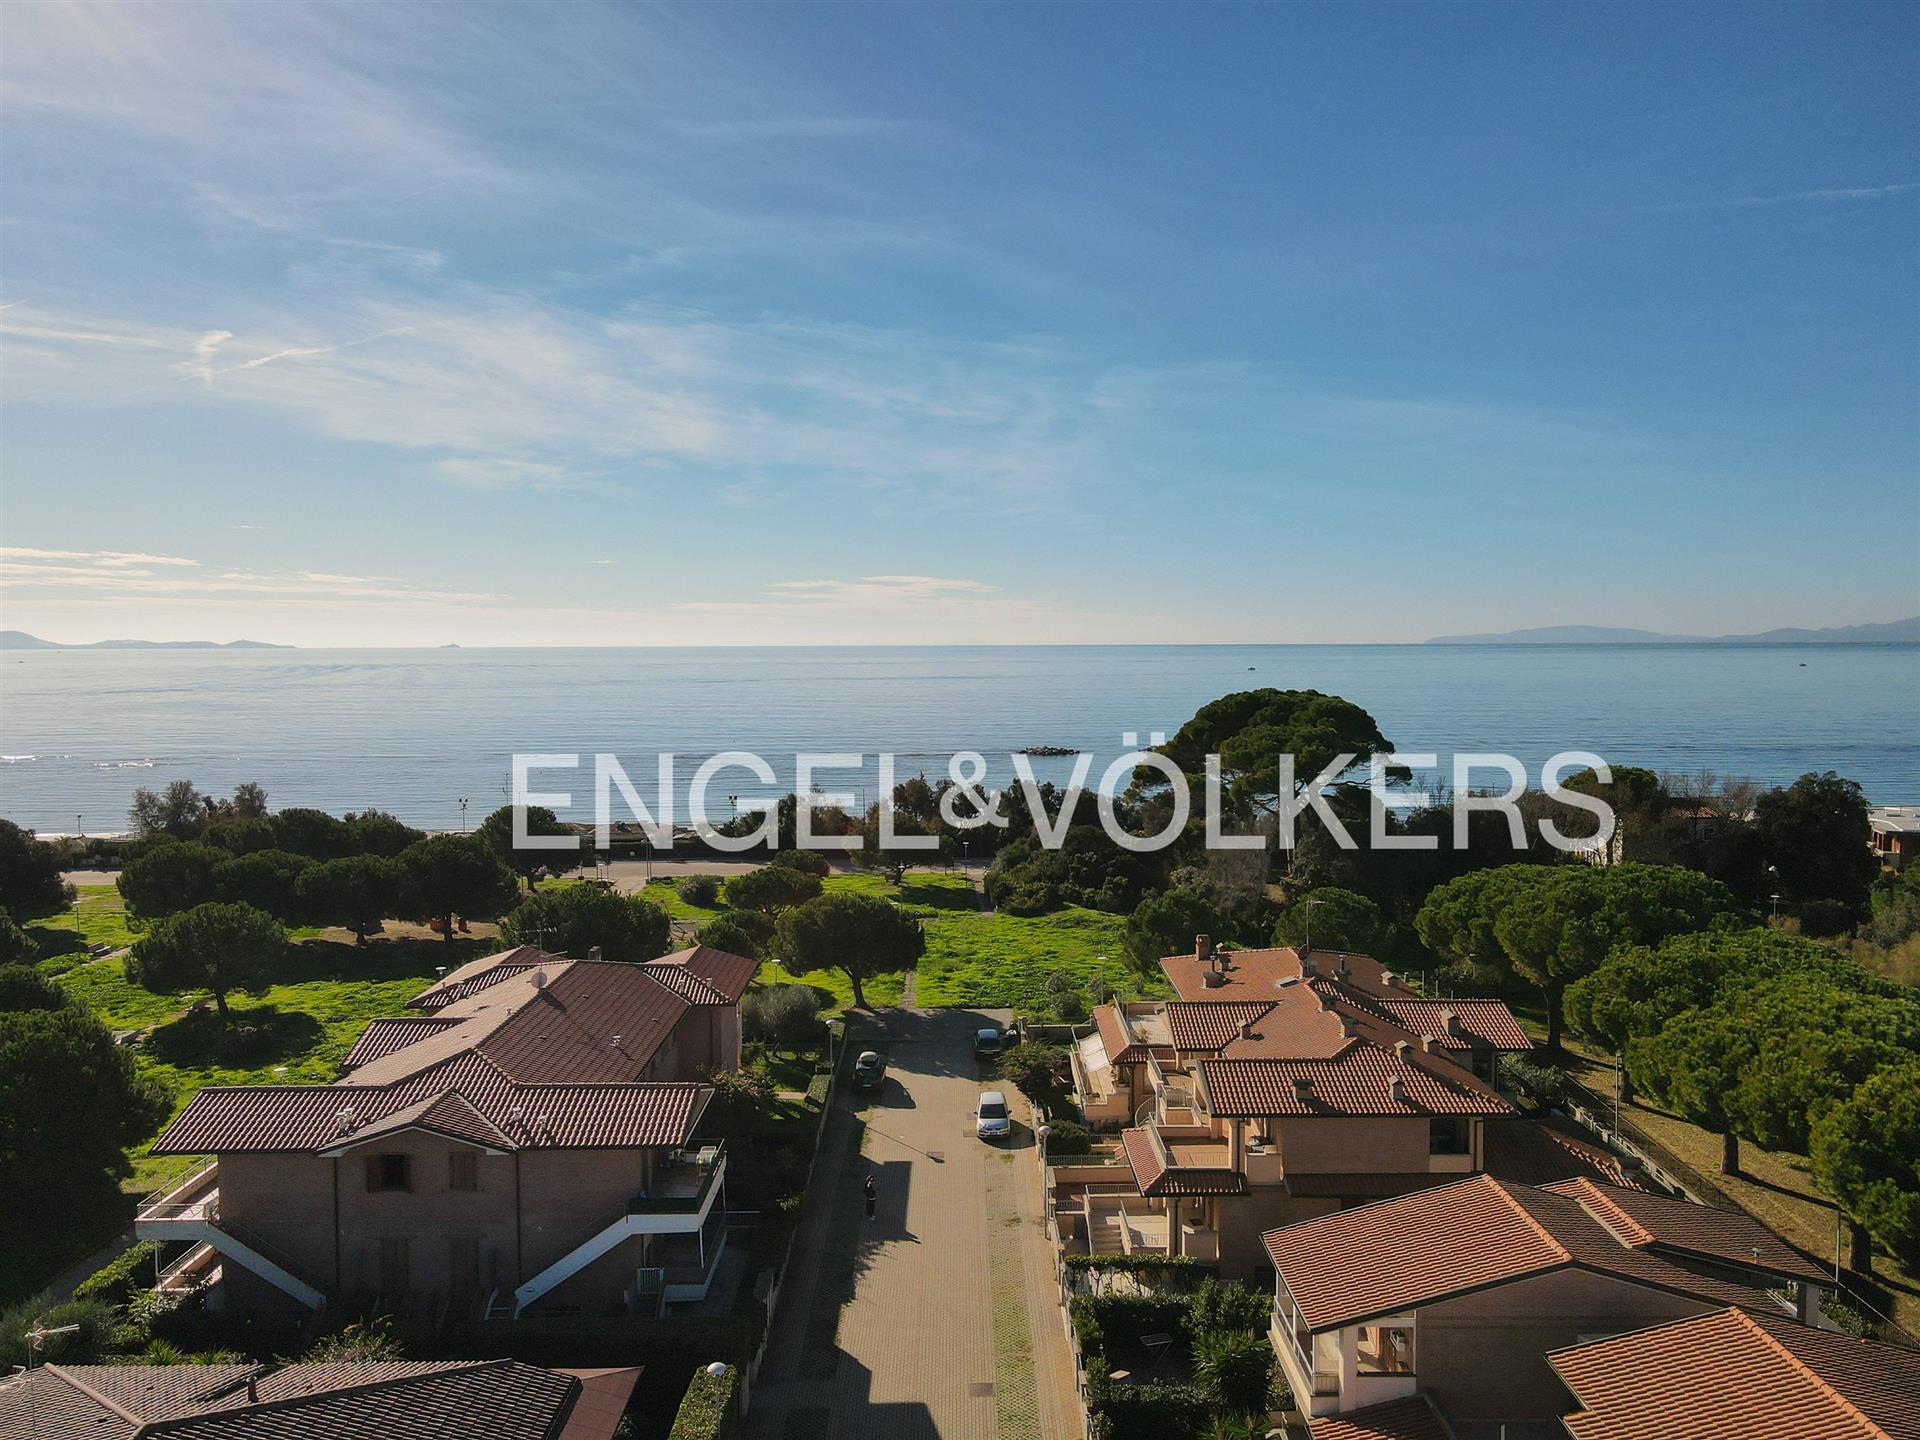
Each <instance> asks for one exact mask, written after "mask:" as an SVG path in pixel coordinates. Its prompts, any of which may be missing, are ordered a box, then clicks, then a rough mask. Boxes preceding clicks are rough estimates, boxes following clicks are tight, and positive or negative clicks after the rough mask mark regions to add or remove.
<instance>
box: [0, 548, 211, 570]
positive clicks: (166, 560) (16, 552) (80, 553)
mask: <svg viewBox="0 0 1920 1440" xmlns="http://www.w3.org/2000/svg"><path fill="white" fill-rule="evenodd" d="M7 560H11V561H15V562H25V563H27V564H30V565H35V566H38V565H40V564H41V563H42V562H45V561H53V560H76V561H84V562H86V563H87V564H89V565H96V566H99V567H100V568H101V569H105V570H126V569H131V568H135V567H138V568H140V569H148V568H151V567H153V566H155V565H161V566H186V565H198V564H199V563H200V562H199V561H198V560H187V559H184V558H182V557H181V556H178V555H144V554H141V553H139V552H138V551H132V550H36V549H34V548H32V547H31V546H26V545H0V561H7Z"/></svg>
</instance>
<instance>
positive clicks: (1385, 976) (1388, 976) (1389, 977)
mask: <svg viewBox="0 0 1920 1440" xmlns="http://www.w3.org/2000/svg"><path fill="white" fill-rule="evenodd" d="M1380 983H1381V984H1382V985H1384V986H1386V987H1387V989H1389V990H1391V989H1392V988H1393V972H1392V971H1391V970H1382V971H1381V972H1380Z"/></svg>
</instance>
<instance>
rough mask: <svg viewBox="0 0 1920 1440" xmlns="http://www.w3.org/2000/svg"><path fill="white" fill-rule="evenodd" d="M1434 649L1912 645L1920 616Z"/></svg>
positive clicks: (1465, 641) (1551, 631) (1568, 628)
mask: <svg viewBox="0 0 1920 1440" xmlns="http://www.w3.org/2000/svg"><path fill="white" fill-rule="evenodd" d="M1426 643H1427V644H1429V645H1912V644H1920V615H1916V616H1914V617H1913V618H1912V619H1910V620H1889V621H1886V622H1885V623H1883V624H1878V625H1840V626H1834V627H1831V628H1828V629H1824V630H1799V629H1793V628H1786V629H1781V630H1763V631H1761V632H1760V633H1759V634H1757V635H1664V634H1662V633H1661V632H1660V631H1658V630H1622V629H1617V628H1615V627H1613V626H1610V625H1543V626H1541V627H1539V628H1538V629H1533V630H1503V631H1501V632H1499V633H1498V634H1489V635H1436V636H1434V637H1433V639H1431V640H1429V641H1427V642H1426Z"/></svg>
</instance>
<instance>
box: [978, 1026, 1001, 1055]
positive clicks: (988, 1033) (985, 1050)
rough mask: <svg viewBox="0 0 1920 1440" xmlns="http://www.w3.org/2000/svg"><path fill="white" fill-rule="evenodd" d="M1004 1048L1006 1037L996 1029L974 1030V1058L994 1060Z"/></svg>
mask: <svg viewBox="0 0 1920 1440" xmlns="http://www.w3.org/2000/svg"><path fill="white" fill-rule="evenodd" d="M1005 1048H1006V1037H1005V1036H1003V1035H1002V1034H1001V1033H1000V1032H999V1031H998V1030H991V1029H989V1030H976V1031H975V1032H974V1035H973V1053H974V1057H975V1058H976V1059H980V1060H995V1059H998V1058H999V1055H1000V1052H1001V1051H1002V1050H1003V1049H1005Z"/></svg>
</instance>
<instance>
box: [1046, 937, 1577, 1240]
mask: <svg viewBox="0 0 1920 1440" xmlns="http://www.w3.org/2000/svg"><path fill="white" fill-rule="evenodd" d="M1161 968H1162V969H1163V970H1164V971H1165V972H1166V976H1167V979H1168V980H1169V981H1170V982H1171V984H1172V986H1173V988H1174V991H1175V994H1176V995H1177V996H1178V998H1177V999H1174V1000H1169V1001H1166V1002H1155V1003H1139V1002H1135V1003H1129V1004H1122V1003H1119V1002H1114V1003H1110V1004H1107V1005H1103V1006H1101V1007H1100V1008H1099V1009H1098V1010H1097V1011H1096V1013H1095V1015H1094V1028H1093V1031H1092V1033H1091V1034H1089V1035H1088V1036H1086V1037H1085V1038H1083V1039H1082V1040H1081V1041H1080V1042H1079V1043H1078V1044H1077V1045H1076V1046H1075V1049H1074V1053H1073V1057H1072V1058H1073V1068H1074V1082H1075V1087H1076V1090H1077V1091H1078V1098H1079V1100H1080V1103H1081V1107H1082V1110H1083V1113H1084V1114H1085V1115H1086V1117H1087V1119H1088V1120H1089V1122H1090V1123H1091V1124H1092V1125H1093V1126H1094V1127H1095V1128H1108V1129H1117V1130H1118V1131H1119V1150H1118V1156H1117V1157H1116V1158H1118V1159H1119V1160H1121V1161H1123V1162H1124V1168H1122V1167H1121V1166H1118V1165H1109V1166H1104V1167H1103V1166H1100V1165H1097V1164H1093V1163H1075V1162H1072V1161H1068V1162H1063V1163H1062V1164H1060V1165H1056V1166H1055V1167H1054V1172H1053V1178H1054V1183H1053V1187H1052V1195H1053V1214H1054V1219H1055V1224H1056V1226H1057V1228H1058V1230H1059V1232H1060V1237H1061V1240H1062V1243H1063V1244H1065V1245H1067V1246H1068V1247H1070V1248H1073V1249H1079V1250H1085V1251H1088V1252H1091V1253H1111V1252H1132V1251H1135V1250H1147V1251H1157V1252H1161V1253H1167V1254H1175V1255H1188V1256H1192V1257H1194V1258H1197V1259H1202V1260H1208V1261H1214V1262H1217V1263H1218V1265H1219V1266H1220V1269H1221V1272H1222V1274H1224V1275H1226V1276H1228V1277H1229V1278H1234V1277H1239V1276H1244V1275H1248V1274H1251V1273H1253V1272H1254V1271H1256V1270H1260V1269H1263V1268H1264V1266H1265V1263H1266V1255H1265V1251H1264V1248H1263V1246H1262V1243H1261V1238H1260V1237H1261V1235H1262V1234H1263V1232H1265V1231H1267V1230H1269V1229H1272V1228H1273V1227H1275V1226H1277V1225H1283V1224H1287V1223H1289V1222H1292V1221H1295V1220H1302V1219H1306V1218H1309V1217H1311V1216H1314V1215H1319V1214H1324V1213H1326V1212H1328V1211H1332V1210H1337V1209H1339V1208H1340V1207H1342V1206H1344V1205H1351V1204H1358V1203H1364V1202H1366V1201H1370V1200H1375V1199H1378V1198H1380V1197H1381V1196H1383V1195H1396V1194H1401V1193H1404V1192H1407V1191H1411V1190H1418V1189H1423V1188H1426V1187H1428V1186H1432V1185H1437V1184H1445V1183H1447V1182H1449V1181H1452V1180H1456V1179H1458V1178H1460V1177H1461V1176H1464V1175H1470V1174H1473V1173H1475V1172H1477V1171H1479V1170H1481V1169H1483V1168H1485V1165H1486V1163H1487V1155H1488V1149H1489V1145H1488V1138H1487V1137H1488V1126H1489V1125H1492V1124H1496V1123H1498V1124H1507V1123H1510V1122H1513V1117H1514V1116H1515V1111H1514V1108H1513V1106H1512V1104H1511V1103H1510V1102H1509V1101H1508V1100H1507V1099H1506V1097H1505V1096H1503V1095H1501V1094H1500V1093H1499V1091H1498V1090H1497V1089H1496V1088H1495V1076H1496V1073H1497V1070H1496V1067H1497V1064H1498V1061H1499V1057H1500V1056H1501V1055H1503V1054H1511V1053H1519V1052H1524V1051H1527V1050H1530V1049H1532V1042H1531V1041H1530V1040H1529V1039H1528V1037H1527V1035H1526V1032H1525V1031H1523V1030H1522V1029H1521V1028H1520V1026H1519V1024H1518V1022H1517V1021H1515V1019H1514V1017H1513V1015H1512V1013H1511V1012H1510V1011H1509V1010H1508V1009H1507V1007H1506V1006H1505V1005H1504V1004H1502V1003H1501V1002H1499V1001H1497V1000H1457V1001H1439V1000H1433V999H1429V998H1427V997H1424V996H1422V995H1420V994H1418V993H1417V992H1416V991H1415V990H1414V989H1413V988H1412V987H1411V986H1409V985H1407V984H1406V983H1405V982H1404V981H1403V980H1400V979H1398V978H1397V977H1395V976H1394V975H1393V974H1392V973H1391V972H1390V971H1388V970H1386V969H1385V968H1384V967H1383V966H1381V965H1380V963H1379V962H1378V961H1376V960H1374V959H1372V958H1371V957H1368V956H1365V955H1347V954H1329V953H1326V952H1302V951H1299V950H1296V949H1294V948H1292V947H1278V948H1274V949H1264V950H1242V951H1238V952H1234V953H1231V954H1230V953H1228V952H1227V951H1226V950H1224V949H1216V948H1215V947H1214V946H1213V945H1212V943H1211V942H1210V941H1209V940H1208V938H1207V937H1206V936H1204V935H1202V936H1198V937H1196V941H1195V945H1194V950H1193V953H1192V954H1189V955H1175V956H1169V957H1168V958H1167V959H1165V960H1163V961H1162V962H1161ZM1514 1123H1521V1124H1524V1123H1526V1122H1514ZM1520 1144H1521V1142H1520V1141H1519V1140H1517V1139H1514V1140H1511V1141H1510V1143H1509V1144H1508V1145H1507V1147H1506V1148H1507V1149H1508V1150H1513V1149H1515V1148H1516V1146H1518V1145H1520ZM1533 1150H1534V1153H1533V1154H1532V1157H1531V1158H1532V1159H1533V1160H1534V1161H1535V1162H1536V1163H1548V1164H1550V1163H1552V1162H1553V1161H1555V1160H1558V1161H1561V1162H1563V1163H1564V1164H1565V1167H1566V1168H1565V1169H1564V1170H1563V1171H1562V1174H1561V1175H1558V1176H1555V1178H1564V1177H1565V1176H1569V1175H1573V1174H1578V1173H1583V1167H1582V1166H1581V1164H1580V1163H1579V1161H1580V1158H1581V1157H1580V1153H1579V1150H1578V1147H1577V1146H1571V1145H1570V1146H1555V1145H1553V1144H1551V1143H1548V1144H1547V1146H1546V1150H1545V1151H1544V1152H1542V1151H1540V1150H1539V1147H1538V1146H1537V1145H1536V1146H1534V1147H1533ZM1599 1173H1605V1172H1604V1170H1602V1171H1601V1172H1599Z"/></svg>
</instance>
